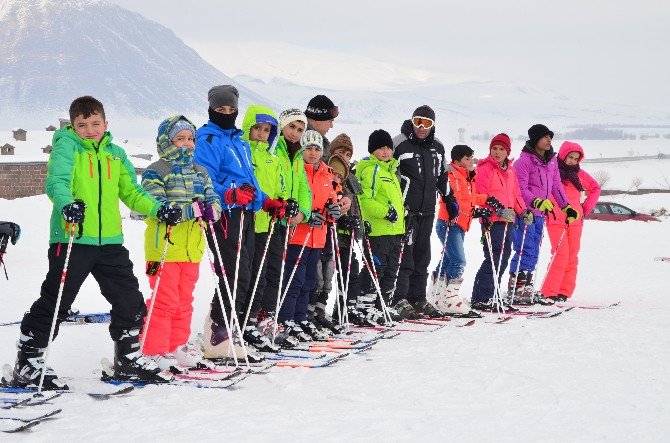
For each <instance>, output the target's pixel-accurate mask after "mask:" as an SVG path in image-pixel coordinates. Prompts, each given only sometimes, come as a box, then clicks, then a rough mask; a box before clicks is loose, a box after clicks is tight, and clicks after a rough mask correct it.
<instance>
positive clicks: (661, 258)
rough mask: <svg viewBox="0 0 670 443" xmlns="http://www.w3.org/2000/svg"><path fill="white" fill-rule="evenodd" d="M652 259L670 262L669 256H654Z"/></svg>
mask: <svg viewBox="0 0 670 443" xmlns="http://www.w3.org/2000/svg"><path fill="white" fill-rule="evenodd" d="M654 261H668V262H670V257H654Z"/></svg>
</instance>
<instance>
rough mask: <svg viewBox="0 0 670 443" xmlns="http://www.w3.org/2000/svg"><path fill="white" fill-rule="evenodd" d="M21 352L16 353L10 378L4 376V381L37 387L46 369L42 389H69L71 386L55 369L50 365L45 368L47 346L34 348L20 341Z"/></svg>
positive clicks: (21, 385) (15, 384)
mask: <svg viewBox="0 0 670 443" xmlns="http://www.w3.org/2000/svg"><path fill="white" fill-rule="evenodd" d="M17 348H18V350H19V352H18V354H17V355H16V364H15V365H14V370H13V371H12V374H11V379H10V380H5V379H4V378H3V383H4V384H8V385H10V386H15V387H21V388H25V387H31V388H32V387H34V388H37V387H38V385H39V382H40V377H41V376H42V371H43V370H44V371H45V373H44V382H43V384H42V389H44V390H45V391H53V390H61V391H67V390H69V389H70V388H69V387H68V385H67V384H65V382H64V381H62V380H60V379H59V378H58V376H57V375H56V373H55V372H54V370H53V369H52V368H50V367H48V366H47V367H46V369H45V368H44V352H45V350H46V349H45V348H34V347H32V346H28V345H27V344H25V343H22V342H19V343H18V346H17Z"/></svg>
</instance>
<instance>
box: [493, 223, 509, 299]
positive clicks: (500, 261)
mask: <svg viewBox="0 0 670 443" xmlns="http://www.w3.org/2000/svg"><path fill="white" fill-rule="evenodd" d="M504 223H505V230H504V231H503V238H502V245H501V246H500V257H498V265H497V266H496V269H497V270H498V272H499V273H500V274H502V273H503V270H502V269H501V268H500V267H501V265H502V256H503V253H504V252H505V240H506V239H507V227H508V226H509V224H508V222H506V221H505V222H504ZM498 278H499V277H498V275H496V279H498ZM497 281H498V298H499V301H500V303H501V304H502V302H503V296H502V290H501V289H500V281H499V280H497Z"/></svg>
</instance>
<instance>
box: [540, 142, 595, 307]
mask: <svg viewBox="0 0 670 443" xmlns="http://www.w3.org/2000/svg"><path fill="white" fill-rule="evenodd" d="M583 158H584V150H583V149H582V147H581V146H580V145H578V144H577V143H573V142H568V141H566V142H563V144H562V145H561V149H559V151H558V172H559V173H560V175H561V182H562V183H563V186H564V188H565V194H566V196H567V198H568V202H570V206H571V207H573V208H576V210H577V212H578V213H579V219H578V220H577V221H575V222H574V223H570V224H566V220H565V218H566V216H565V215H564V214H563V213H562V212H556V213H555V214H556V217H548V218H547V232H548V233H549V239H550V240H551V252H552V254H555V256H554V261H553V262H552V263H551V268H549V271H548V273H547V277H546V279H545V281H544V285H542V288H541V292H542V295H543V296H545V297H547V298H549V299H552V300H554V301H560V302H563V301H566V300H567V299H568V298H570V297H572V293H573V292H574V290H575V282H576V280H577V263H578V258H577V254H578V253H579V246H580V243H581V238H582V228H583V225H584V222H583V220H584V216H585V215H586V214H588V213H589V212H591V211H592V210H593V208H594V207H595V206H596V203H597V202H598V197H600V185H598V182H596V181H595V180H594V179H593V177H591V176H590V175H589V174H588V173H587V172H586V171H584V170H583V169H581V168H580V166H579V164H580V162H581V161H582V159H583ZM582 193H586V200H584V203H582V202H581V201H582V198H581V197H582ZM551 200H552V203H554V204H555V203H556V201H555V199H554V198H553V197H552V199H551ZM559 242H560V246H559V244H558V243H559ZM556 248H558V250H556Z"/></svg>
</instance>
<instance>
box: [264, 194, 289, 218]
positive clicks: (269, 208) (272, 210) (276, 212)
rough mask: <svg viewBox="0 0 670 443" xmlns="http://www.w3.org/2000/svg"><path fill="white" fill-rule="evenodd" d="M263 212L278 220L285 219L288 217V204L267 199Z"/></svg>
mask: <svg viewBox="0 0 670 443" xmlns="http://www.w3.org/2000/svg"><path fill="white" fill-rule="evenodd" d="M263 210H264V211H265V212H267V213H268V214H270V215H271V216H273V217H276V218H279V219H281V218H284V216H285V215H286V202H285V201H284V200H281V199H277V200H275V199H272V198H266V199H265V201H264V202H263Z"/></svg>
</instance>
